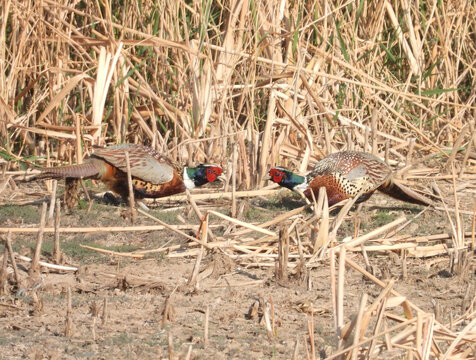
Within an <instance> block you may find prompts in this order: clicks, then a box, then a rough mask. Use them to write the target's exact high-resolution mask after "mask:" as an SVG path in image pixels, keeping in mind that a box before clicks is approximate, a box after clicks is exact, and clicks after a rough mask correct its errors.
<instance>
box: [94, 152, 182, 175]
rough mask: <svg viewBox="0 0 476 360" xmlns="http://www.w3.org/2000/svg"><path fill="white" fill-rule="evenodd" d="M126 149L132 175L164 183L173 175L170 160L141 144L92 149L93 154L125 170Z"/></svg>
mask: <svg viewBox="0 0 476 360" xmlns="http://www.w3.org/2000/svg"><path fill="white" fill-rule="evenodd" d="M126 151H128V152H129V162H130V166H131V175H132V176H133V177H136V178H139V179H141V180H144V181H147V182H151V183H153V184H165V183H167V182H169V181H171V180H172V178H173V177H174V167H173V166H172V163H171V162H170V160H169V159H167V158H166V157H165V156H163V155H161V154H159V153H158V152H157V151H155V150H153V149H151V148H148V147H145V146H142V145H132V144H127V145H125V144H121V145H115V146H109V147H107V148H98V149H95V150H94V156H96V157H99V158H102V159H104V160H105V161H107V162H108V163H110V164H111V165H114V166H115V167H117V168H118V169H120V170H121V171H124V172H127V164H126Z"/></svg>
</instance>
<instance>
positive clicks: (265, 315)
mask: <svg viewBox="0 0 476 360" xmlns="http://www.w3.org/2000/svg"><path fill="white" fill-rule="evenodd" d="M270 310H271V306H270V303H269V302H268V301H266V302H265V304H264V306H263V322H264V326H265V328H266V334H267V335H268V339H272V338H273V336H274V334H273V328H272V326H271V315H270Z"/></svg>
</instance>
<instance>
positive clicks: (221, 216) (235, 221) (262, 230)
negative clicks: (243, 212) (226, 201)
mask: <svg viewBox="0 0 476 360" xmlns="http://www.w3.org/2000/svg"><path fill="white" fill-rule="evenodd" d="M208 213H209V214H213V215H215V216H218V217H219V218H222V219H224V220H228V221H229V222H231V223H234V224H237V225H240V226H243V227H246V228H248V229H252V230H255V231H258V232H260V233H262V234H265V235H270V236H276V233H275V232H273V231H270V230H267V229H263V228H261V227H259V226H256V225H253V224H249V223H246V222H244V221H240V220H237V219H233V218H232V217H230V216H226V215H224V214H222V213H219V212H217V211H214V210H208Z"/></svg>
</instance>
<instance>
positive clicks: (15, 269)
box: [5, 231, 20, 288]
mask: <svg viewBox="0 0 476 360" xmlns="http://www.w3.org/2000/svg"><path fill="white" fill-rule="evenodd" d="M5 246H6V247H7V249H8V254H9V256H10V261H11V263H12V268H13V275H14V276H15V283H16V286H17V288H18V287H20V275H19V274H18V267H17V261H16V260H15V254H14V253H13V248H12V233H11V231H9V232H8V234H7V238H6V239H5Z"/></svg>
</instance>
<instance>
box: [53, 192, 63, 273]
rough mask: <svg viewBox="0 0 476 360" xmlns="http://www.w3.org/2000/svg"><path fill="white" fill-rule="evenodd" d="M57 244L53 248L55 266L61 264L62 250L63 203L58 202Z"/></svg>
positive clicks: (56, 218) (56, 221)
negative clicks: (60, 229)
mask: <svg viewBox="0 0 476 360" xmlns="http://www.w3.org/2000/svg"><path fill="white" fill-rule="evenodd" d="M55 215H56V216H55V242H54V246H53V261H54V262H55V264H60V263H61V249H60V233H59V228H60V220H61V201H60V199H57V200H56V214H55Z"/></svg>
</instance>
